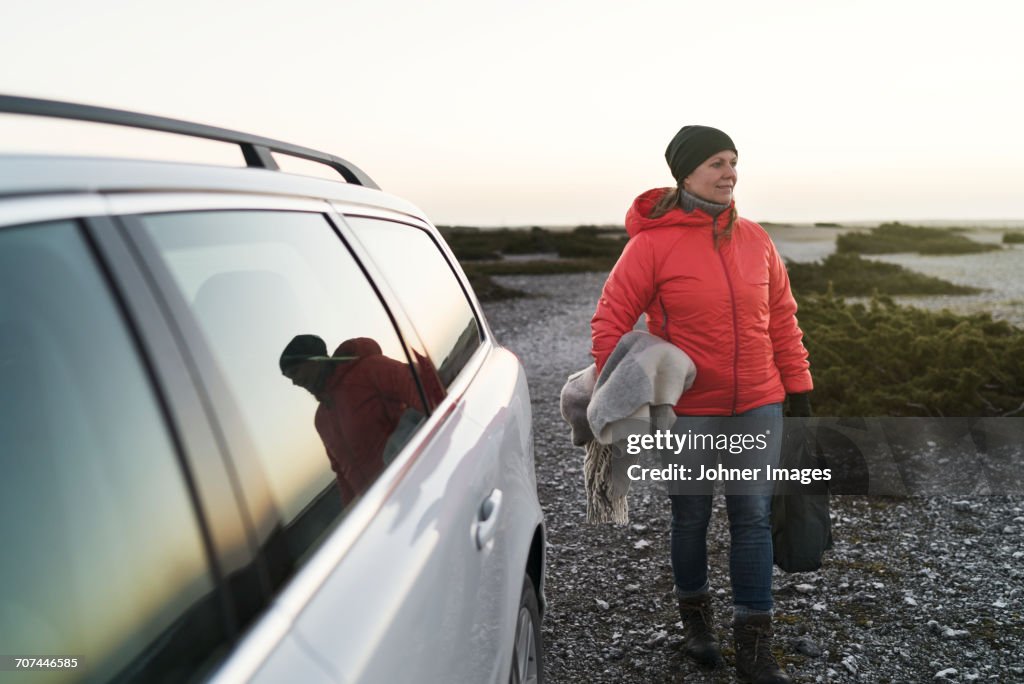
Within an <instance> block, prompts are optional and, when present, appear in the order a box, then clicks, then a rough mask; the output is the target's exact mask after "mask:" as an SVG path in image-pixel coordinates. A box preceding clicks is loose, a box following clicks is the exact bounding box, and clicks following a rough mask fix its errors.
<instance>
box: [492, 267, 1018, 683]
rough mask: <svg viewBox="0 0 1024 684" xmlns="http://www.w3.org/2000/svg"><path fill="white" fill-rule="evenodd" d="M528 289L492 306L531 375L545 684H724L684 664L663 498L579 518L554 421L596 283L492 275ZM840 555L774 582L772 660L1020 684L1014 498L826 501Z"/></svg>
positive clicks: (577, 487)
mask: <svg viewBox="0 0 1024 684" xmlns="http://www.w3.org/2000/svg"><path fill="white" fill-rule="evenodd" d="M497 280H499V282H500V283H501V284H503V285H506V286H508V287H515V288H517V289H520V290H524V291H527V292H530V293H533V294H534V295H535V296H534V297H532V298H529V299H517V300H510V301H504V302H494V303H490V304H487V305H486V306H485V310H486V313H487V316H488V319H489V321H490V323H491V325H492V327H493V328H494V329H495V332H496V333H497V336H498V338H499V339H500V340H501V341H502V342H503V343H504V344H505V345H506V346H508V347H509V348H510V349H511V350H512V351H514V352H515V353H516V354H517V355H518V356H519V357H520V359H521V360H522V361H523V363H524V365H525V366H526V369H527V372H528V373H529V379H530V393H531V396H532V399H533V407H534V428H535V431H536V456H537V479H538V487H539V491H540V498H541V503H542V504H543V506H544V510H545V515H546V520H547V529H548V539H549V546H548V563H547V586H546V594H547V599H548V612H547V615H546V617H545V623H544V637H545V642H546V663H545V671H546V674H547V678H548V681H550V682H570V683H575V682H588V683H589V682H682V681H686V682H732V681H735V677H734V671H733V669H732V666H733V653H732V648H731V645H730V642H729V641H728V640H726V641H725V642H724V645H725V657H726V663H727V664H726V667H725V668H720V669H719V670H716V671H711V672H708V671H704V670H701V669H699V668H697V667H696V666H694V665H691V664H690V662H689V661H688V660H687V659H686V658H685V657H684V656H683V655H682V654H681V653H680V636H679V635H680V625H679V621H678V615H677V614H676V609H675V601H674V599H673V597H672V575H671V568H670V566H669V560H668V527H669V525H668V522H669V505H668V499H667V498H666V497H665V496H664V495H663V494H661V493H660V492H658V491H656V490H654V489H652V488H635V489H634V491H633V492H632V493H631V498H630V518H631V520H630V524H629V525H628V526H627V527H614V526H610V525H609V526H606V525H601V526H595V525H590V524H588V523H587V522H586V520H585V513H586V504H585V499H584V491H583V480H582V451H581V450H579V449H576V448H574V447H573V446H572V444H571V443H570V441H569V437H568V430H567V427H566V426H565V424H564V423H563V422H562V419H561V417H560V415H559V410H558V397H559V391H560V389H561V386H562V384H563V383H564V381H565V378H566V376H567V375H568V374H569V373H570V372H572V371H574V370H577V369H580V368H583V367H584V366H586V365H588V364H589V363H590V359H589V356H588V349H589V320H590V315H591V314H592V312H593V308H594V304H595V302H596V301H597V296H598V294H599V292H600V288H601V284H602V283H603V280H604V275H603V274H576V275H552V276H528V277H518V276H516V277H504V278H500V279H497ZM832 521H833V534H834V536H835V548H834V549H833V550H832V551H830V552H828V554H827V555H826V561H825V565H824V567H823V568H822V569H821V570H820V571H818V572H814V573H801V574H790V575H787V574H784V573H780V572H779V571H778V570H776V576H775V582H774V586H775V599H776V649H775V650H776V654H777V656H778V657H779V660H780V662H782V663H783V664H784V665H785V667H786V669H787V670H788V671H789V673H790V674H791V675H792V676H793V677H794V679H796V680H797V681H803V682H931V681H957V682H968V681H995V682H1024V496H1014V497H1006V496H1001V497H996V496H980V495H975V496H973V497H966V498H965V497H963V496H958V497H954V496H946V497H909V498H882V497H867V496H835V497H833V502H832ZM725 522H726V521H725V510H724V500H722V499H721V497H718V498H717V499H716V506H715V513H714V516H713V518H712V527H711V530H710V532H709V557H710V562H711V566H712V567H711V582H712V586H713V590H714V591H715V594H716V598H715V608H716V610H717V622H718V624H719V625H720V634H721V635H722V637H723V638H724V637H727V636H728V631H727V623H728V620H729V618H730V617H731V616H730V612H731V600H730V595H729V590H728V587H729V584H728V574H727V553H728V532H727V529H726V527H725Z"/></svg>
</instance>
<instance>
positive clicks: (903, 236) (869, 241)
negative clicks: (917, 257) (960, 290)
mask: <svg viewBox="0 0 1024 684" xmlns="http://www.w3.org/2000/svg"><path fill="white" fill-rule="evenodd" d="M998 249H1001V247H1000V246H999V245H991V244H983V243H981V242H975V241H974V240H971V239H970V238H967V237H964V236H963V235H959V234H958V231H957V229H955V228H924V227H921V226H907V225H903V224H902V223H898V222H897V223H884V224H882V225H880V226H878V227H877V228H873V229H872V230H871V231H870V232H867V233H845V234H844V235H840V236H838V237H837V238H836V252H839V253H857V254H892V253H896V252H917V253H918V254H933V255H934V254H973V253H978V252H991V251H993V250H998Z"/></svg>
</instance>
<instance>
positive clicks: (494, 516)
mask: <svg viewBox="0 0 1024 684" xmlns="http://www.w3.org/2000/svg"><path fill="white" fill-rule="evenodd" d="M499 515H501V490H500V489H492V490H491V493H490V494H488V495H487V498H485V499H484V500H483V501H482V502H481V503H480V508H479V509H478V510H477V521H476V548H478V549H483V548H484V547H485V546H487V544H488V543H489V542H490V541H491V540H492V539H494V533H495V532H496V531H497V530H498V516H499Z"/></svg>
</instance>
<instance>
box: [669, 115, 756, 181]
mask: <svg viewBox="0 0 1024 684" xmlns="http://www.w3.org/2000/svg"><path fill="white" fill-rule="evenodd" d="M722 150H732V151H733V152H736V145H734V144H733V142H732V138H730V137H729V136H727V135H726V134H725V133H723V132H722V131H720V130H718V129H717V128H711V127H710V126H683V127H682V128H680V129H679V132H678V133H676V137H674V138H672V142H670V143H669V144H668V149H666V150H665V160H666V161H667V162H668V167H669V168H670V169H672V175H673V176H674V177H675V179H676V184H678V185H679V186H682V185H683V179H684V178H686V177H687V176H689V175H690V174H691V173H693V170H694V169H696V168H697V167H698V166H700V165H701V164H703V163H704V162H705V161H707V160H708V158H709V157H710V156H711V155H713V154H715V153H717V152H721V151H722ZM737 154H738V152H737Z"/></svg>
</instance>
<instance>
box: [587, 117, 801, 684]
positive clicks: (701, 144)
mask: <svg viewBox="0 0 1024 684" xmlns="http://www.w3.org/2000/svg"><path fill="white" fill-rule="evenodd" d="M665 158H666V159H667V161H668V165H669V167H670V169H671V170H672V175H673V176H674V177H675V179H676V187H674V188H661V189H656V190H650V191H648V192H645V193H644V194H642V195H640V196H639V197H638V198H637V199H636V200H635V202H634V203H633V206H632V207H631V208H630V210H629V212H628V213H627V215H626V230H627V231H628V233H629V235H630V240H629V242H628V243H627V244H626V247H625V249H624V250H623V252H622V256H621V257H620V258H619V261H618V262H617V263H616V264H615V268H614V269H612V272H611V274H610V275H609V276H608V280H607V282H606V283H605V285H604V289H603V291H602V293H601V299H600V301H599V302H598V305H597V311H596V313H595V314H594V318H593V320H592V321H591V326H592V334H593V349H592V353H593V356H594V360H595V363H596V364H597V369H598V371H599V372H600V370H601V368H602V367H603V366H604V363H605V361H606V360H607V358H608V356H609V354H610V353H611V351H612V349H613V348H614V347H615V344H616V343H617V342H618V340H619V338H620V337H621V336H622V335H623V333H625V332H627V331H629V330H631V329H632V328H633V325H634V323H635V322H636V320H637V318H638V316H639V315H640V314H641V313H644V314H646V323H647V329H648V330H649V331H650V332H651V333H652V334H654V335H657V336H659V337H661V338H663V339H665V340H667V341H669V342H671V343H673V344H675V345H676V346H678V347H679V348H681V349H682V350H683V351H685V352H686V353H687V354H688V355H689V356H690V358H691V359H693V361H694V363H695V364H696V366H697V379H696V381H695V383H694V385H693V386H692V387H691V388H690V389H689V390H687V391H686V392H685V393H684V394H683V395H682V397H680V399H679V402H678V403H677V404H676V406H675V412H676V414H677V416H680V417H681V418H680V419H678V420H677V423H676V431H677V432H679V433H684V432H686V428H685V427H684V422H683V421H684V418H682V417H694V416H696V417H702V418H700V420H704V421H707V420H716V419H710V418H705V417H709V416H750V417H757V418H759V419H761V420H765V419H767V420H769V421H774V422H775V423H776V424H778V426H779V427H781V419H782V407H783V401H784V400H785V399H786V398H787V396H788V400H789V414H790V415H794V416H798V415H803V416H806V415H810V406H809V402H808V398H807V393H808V392H809V391H810V390H811V389H812V382H811V375H810V371H809V364H808V361H807V350H806V349H805V348H804V346H803V343H802V336H803V334H802V333H801V331H800V328H799V327H798V326H797V321H796V317H795V314H796V302H795V301H794V299H793V295H792V293H791V292H790V288H789V277H788V276H787V274H786V268H785V266H784V265H783V263H782V259H781V258H780V257H779V254H778V252H777V251H776V250H775V246H774V245H773V244H772V241H771V239H770V238H769V237H768V235H767V233H765V231H764V229H763V228H761V227H760V226H759V225H757V224H756V223H754V222H753V221H748V220H746V219H744V218H740V217H739V216H738V215H737V213H736V208H735V203H734V201H733V190H734V189H735V187H736V179H737V174H736V162H737V152H736V146H735V145H734V144H733V142H732V140H731V139H730V138H729V136H727V135H726V134H725V133H723V132H722V131H719V130H717V129H715V128H710V127H707V126H684V127H683V128H682V129H681V130H680V131H679V133H677V134H676V136H675V137H674V138H673V139H672V142H670V143H669V146H668V149H667V150H666V152H665ZM721 422H722V421H720V420H719V423H721ZM689 426H692V423H691V424H689ZM779 432H780V431H778V430H777V431H776V434H778V433H779ZM773 444H774V448H773V449H769V453H768V454H767V457H765V455H764V454H760V457H761V458H762V459H764V460H763V461H762V462H764V463H767V464H769V465H777V463H778V440H775V441H774V442H773ZM717 456H718V454H717V453H716V454H714V457H716V458H717ZM723 458H725V455H724V454H723ZM708 465H712V464H708ZM763 472H764V470H763V469H762V473H763ZM762 477H763V475H762ZM746 491H747V492H750V491H751V490H750V489H747V490H746ZM753 491H755V492H756V493H744V494H739V493H735V488H730V487H729V486H728V484H727V487H726V507H727V510H728V515H729V528H730V560H729V568H730V572H729V575H730V581H731V584H732V589H733V604H734V618H733V633H734V638H735V640H736V667H737V670H738V672H739V674H740V676H741V678H743V679H744V680H750V681H754V682H757V683H762V682H764V683H770V682H789V681H790V679H789V677H787V676H786V675H785V673H783V672H782V670H781V669H780V668H779V666H778V664H777V663H776V661H775V659H774V657H773V656H772V654H771V651H770V638H771V616H772V613H771V609H772V597H771V577H772V546H771V543H772V542H771V523H770V512H771V487H770V485H762V486H761V487H759V488H755V489H754V490H753ZM711 498H712V496H711V490H710V488H708V489H704V490H702V491H701V493H699V494H696V493H694V494H685V495H672V496H671V500H672V537H671V546H672V569H673V575H674V579H675V592H676V595H677V596H678V598H679V611H680V615H681V617H682V621H683V625H684V632H685V650H686V652H687V654H688V655H690V656H691V657H693V658H694V659H695V660H697V661H698V662H700V663H701V664H704V665H711V666H714V665H717V664H718V663H720V662H721V652H720V649H719V645H718V641H717V639H716V638H715V633H714V628H713V625H712V615H711V599H710V594H709V589H710V585H709V582H708V567H707V541H706V538H707V526H708V521H709V520H710V515H711Z"/></svg>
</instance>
